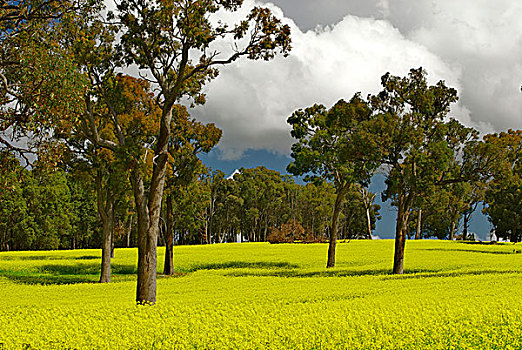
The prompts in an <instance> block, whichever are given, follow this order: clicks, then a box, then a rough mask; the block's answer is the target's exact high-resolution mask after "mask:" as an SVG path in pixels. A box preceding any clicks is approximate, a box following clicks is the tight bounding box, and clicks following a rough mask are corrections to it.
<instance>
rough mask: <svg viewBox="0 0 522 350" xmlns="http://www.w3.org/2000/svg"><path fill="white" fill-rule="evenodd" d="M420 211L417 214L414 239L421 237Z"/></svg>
mask: <svg viewBox="0 0 522 350" xmlns="http://www.w3.org/2000/svg"><path fill="white" fill-rule="evenodd" d="M421 231H422V209H419V211H418V212H417V232H416V233H415V239H416V240H419V239H421V235H422V232H421Z"/></svg>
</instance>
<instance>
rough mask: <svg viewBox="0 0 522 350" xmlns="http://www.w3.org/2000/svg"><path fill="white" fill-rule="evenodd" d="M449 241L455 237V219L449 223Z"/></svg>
mask: <svg viewBox="0 0 522 350" xmlns="http://www.w3.org/2000/svg"><path fill="white" fill-rule="evenodd" d="M449 239H450V241H453V240H454V239H455V221H453V223H452V224H451V231H450V237H449Z"/></svg>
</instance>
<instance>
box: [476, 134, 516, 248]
mask: <svg viewBox="0 0 522 350" xmlns="http://www.w3.org/2000/svg"><path fill="white" fill-rule="evenodd" d="M477 153H478V154H479V155H481V156H483V157H485V158H490V159H491V160H492V162H491V163H492V165H491V170H492V174H493V176H492V177H491V178H490V179H489V181H488V183H487V185H486V191H485V202H486V203H487V204H488V205H487V207H486V209H485V210H484V211H485V212H486V213H487V214H488V215H489V220H490V222H491V223H492V224H493V227H494V229H495V234H496V236H497V237H498V238H504V239H509V240H510V241H512V242H519V241H520V240H521V239H522V204H521V203H522V130H508V131H507V132H502V133H499V134H490V135H486V136H485V137H484V142H483V143H482V144H481V145H479V147H478V149H477Z"/></svg>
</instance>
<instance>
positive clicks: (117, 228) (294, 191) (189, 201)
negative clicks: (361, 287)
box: [0, 153, 379, 254]
mask: <svg viewBox="0 0 522 350" xmlns="http://www.w3.org/2000/svg"><path fill="white" fill-rule="evenodd" d="M2 164H3V171H2V175H3V176H2V179H3V183H2V190H3V191H2V192H1V194H0V196H1V200H0V212H1V213H2V215H1V216H0V232H1V235H0V247H1V249H0V250H4V251H5V250H44V249H82V248H99V247H100V246H101V245H102V243H103V242H105V238H104V237H103V235H104V234H105V231H106V228H105V225H104V221H106V220H108V218H107V217H106V215H109V214H110V215H112V218H111V219H110V222H112V223H113V224H111V225H112V226H111V229H110V231H109V234H110V239H109V240H108V241H109V247H108V248H107V249H108V251H109V254H110V253H111V250H112V249H113V248H114V247H135V246H136V244H137V237H138V233H137V230H136V213H135V210H134V207H133V205H132V194H131V193H130V188H127V189H126V190H125V189H124V190H123V191H122V192H120V193H119V194H118V199H117V200H113V201H112V202H114V203H115V204H114V205H112V204H110V205H109V206H112V207H113V208H112V209H111V211H110V213H105V214H103V215H101V214H100V213H99V210H102V211H103V210H105V206H106V203H108V202H111V200H110V199H109V200H108V199H101V200H102V202H103V203H105V205H101V208H100V206H99V204H98V201H99V200H100V198H99V197H100V193H101V195H102V196H103V195H104V192H105V191H103V190H100V188H96V187H97V186H100V185H99V181H100V178H99V172H95V174H93V176H98V179H92V178H91V175H89V174H86V173H85V172H83V171H80V170H78V169H75V170H73V169H72V168H70V167H69V168H67V167H62V168H58V169H49V168H38V167H35V168H33V169H32V170H28V169H25V168H23V167H21V166H20V164H19V161H18V160H17V159H15V158H13V157H12V156H9V155H8V154H6V153H2ZM199 169H201V170H202V172H201V173H198V174H196V175H195V177H196V178H195V179H194V181H190V182H186V183H184V184H182V185H180V186H175V187H174V186H173V187H171V188H170V189H169V190H168V191H169V192H168V194H167V195H166V196H165V198H164V203H163V206H162V213H161V219H160V222H161V224H160V235H159V243H160V244H162V245H167V246H171V244H172V243H173V244H176V245H184V244H209V243H225V242H238V241H239V242H245V241H248V242H266V241H269V240H270V241H272V242H274V243H283V242H293V241H309V242H323V241H326V240H327V238H328V237H329V234H330V220H331V217H332V206H333V203H334V201H335V190H334V187H333V186H332V185H331V184H328V183H323V184H318V185H315V184H306V185H301V184H296V183H295V182H294V180H293V178H291V177H290V176H287V175H281V174H280V173H278V172H276V171H274V170H269V169H266V168H264V167H258V168H254V169H240V171H238V172H236V173H235V174H234V176H233V178H232V177H231V178H225V174H224V173H223V172H221V171H219V170H217V171H209V170H207V169H205V168H203V167H199ZM169 200H170V201H171V204H170V205H167V203H166V202H167V201H169ZM368 215H369V218H370V221H369V222H368V221H367V220H368ZM378 215H379V206H378V205H374V204H372V205H371V206H370V207H369V208H368V212H367V210H366V207H365V206H364V203H363V195H362V192H361V190H360V188H358V187H357V186H354V187H353V188H351V189H350V191H348V194H347V201H346V203H345V204H344V206H343V207H342V208H341V212H340V225H339V226H340V231H339V235H340V237H341V238H343V239H359V238H371V231H369V229H374V228H375V223H376V220H377V219H378V218H379V217H378ZM289 223H295V224H297V225H298V226H300V227H302V233H301V234H300V235H291V232H286V231H284V230H282V231H281V229H282V228H283V226H284V225H285V224H289ZM368 223H369V225H370V226H369V228H368ZM168 232H172V238H171V240H169V236H168ZM278 232H283V236H280V237H277V235H274V233H278ZM271 237H272V239H271Z"/></svg>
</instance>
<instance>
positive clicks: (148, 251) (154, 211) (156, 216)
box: [132, 101, 174, 304]
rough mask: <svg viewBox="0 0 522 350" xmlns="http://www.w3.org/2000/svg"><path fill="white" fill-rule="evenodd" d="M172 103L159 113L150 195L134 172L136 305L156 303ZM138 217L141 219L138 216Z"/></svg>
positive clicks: (166, 104) (137, 171)
mask: <svg viewBox="0 0 522 350" xmlns="http://www.w3.org/2000/svg"><path fill="white" fill-rule="evenodd" d="M173 105H174V101H169V102H168V103H165V106H164V108H163V111H162V117H161V123H160V133H159V138H158V143H157V147H156V150H155V152H154V154H155V156H154V162H153V163H154V166H153V171H152V178H151V183H150V190H149V196H148V198H147V197H146V194H145V187H144V183H143V178H142V177H141V174H140V173H139V170H138V169H133V173H134V174H133V181H132V182H133V190H134V197H135V201H136V207H137V211H138V222H139V224H138V284H137V288H136V302H137V303H138V304H155V303H156V271H157V244H158V231H159V220H160V214H161V202H162V197H163V190H164V187H165V174H166V171H167V160H168V142H169V139H170V123H171V121H172V108H173ZM140 216H141V220H140V218H139V217H140Z"/></svg>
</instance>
